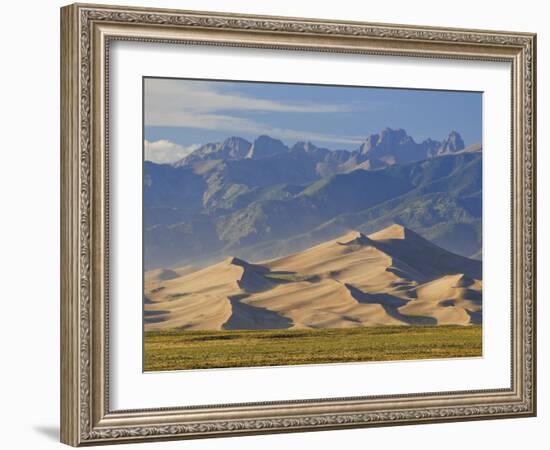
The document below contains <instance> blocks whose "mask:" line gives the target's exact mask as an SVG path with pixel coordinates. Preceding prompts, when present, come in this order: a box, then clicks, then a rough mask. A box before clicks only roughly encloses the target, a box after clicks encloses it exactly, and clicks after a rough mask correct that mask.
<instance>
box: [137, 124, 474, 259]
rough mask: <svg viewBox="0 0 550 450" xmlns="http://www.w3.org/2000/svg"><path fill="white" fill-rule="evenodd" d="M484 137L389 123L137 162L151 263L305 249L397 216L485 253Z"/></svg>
mask: <svg viewBox="0 0 550 450" xmlns="http://www.w3.org/2000/svg"><path fill="white" fill-rule="evenodd" d="M481 188H482V155H481V146H480V145H472V146H469V147H465V144H464V141H463V139H462V138H461V136H460V134H459V133H457V132H456V131H453V132H451V133H450V134H449V135H448V136H447V137H446V138H445V139H444V140H442V141H436V140H433V139H426V140H424V141H422V142H419V143H417V142H415V140H414V139H413V138H412V137H410V136H408V135H407V133H406V132H405V131H404V130H402V129H396V130H394V129H390V128H386V129H384V130H382V131H381V132H380V133H377V134H373V135H371V136H369V137H368V138H367V139H366V140H365V142H364V143H362V144H361V145H360V146H359V147H358V148H356V149H355V150H351V151H348V150H329V149H325V148H320V147H317V146H315V145H314V144H312V143H308V142H298V143H296V144H294V145H293V146H290V147H289V146H286V145H285V144H284V143H283V142H281V141H280V140H277V139H273V138H271V137H269V136H260V137H258V138H257V139H255V140H254V141H253V142H249V141H247V140H245V139H242V138H239V137H230V138H228V139H226V140H225V141H223V142H219V143H211V144H206V145H203V146H201V147H200V148H198V149H196V150H195V151H193V152H192V153H191V154H189V155H187V156H186V157H184V158H183V159H181V160H179V161H177V162H175V163H173V164H156V163H153V162H150V161H145V163H144V191H143V201H144V218H143V219H144V253H145V258H144V259H145V268H146V270H149V269H154V268H159V267H170V266H186V265H190V264H193V265H195V267H204V266H206V265H208V264H211V263H215V262H218V261H220V260H222V259H223V258H224V257H226V256H227V255H228V254H232V255H236V256H238V257H239V258H242V259H244V260H249V261H259V260H265V259H271V258H276V257H279V256H282V255H285V254H288V253H291V252H293V251H299V250H303V249H305V248H308V247H311V246H312V245H315V244H317V243H319V242H323V241H327V240H330V239H333V238H335V237H336V236H338V235H340V234H342V233H344V232H345V231H346V230H349V229H355V230H358V231H359V232H362V233H370V232H372V231H375V230H377V229H380V228H383V227H385V226H388V225H390V224H392V223H398V224H402V225H404V226H406V227H408V228H409V229H411V230H413V231H415V232H417V233H419V234H420V235H422V236H424V237H425V238H427V239H429V240H430V241H432V242H434V243H435V244H437V245H439V246H441V247H443V248H445V249H447V250H449V251H452V252H454V253H457V254H460V255H462V256H467V257H474V258H481V209H482V195H481Z"/></svg>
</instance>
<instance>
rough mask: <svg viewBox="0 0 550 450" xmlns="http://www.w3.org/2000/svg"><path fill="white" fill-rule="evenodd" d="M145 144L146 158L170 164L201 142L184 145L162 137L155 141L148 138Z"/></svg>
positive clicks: (197, 146)
mask: <svg viewBox="0 0 550 450" xmlns="http://www.w3.org/2000/svg"><path fill="white" fill-rule="evenodd" d="M144 144H145V155H144V158H145V160H146V161H152V162H155V163H159V164H169V163H173V162H176V161H178V160H180V159H181V158H183V157H184V156H187V155H188V154H189V153H191V152H193V151H194V150H196V149H197V148H199V147H200V145H199V144H193V145H188V146H186V147H184V146H182V145H179V144H176V143H174V142H170V141H168V140H166V139H160V140H158V141H154V142H150V141H147V140H146V141H145V143H144Z"/></svg>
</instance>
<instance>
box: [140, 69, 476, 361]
mask: <svg viewBox="0 0 550 450" xmlns="http://www.w3.org/2000/svg"><path fill="white" fill-rule="evenodd" d="M482 101H483V96H482V93H481V92H465V91H443V90H422V89H404V88H391V87H387V88H386V87H362V86H334V85H313V84H292V83H271V82H248V81H224V80H200V79H172V78H154V77H145V78H144V79H143V331H144V361H143V364H144V367H143V369H144V370H145V371H169V370H189V369H213V368H231V367H261V366H287V365H303V364H327V363H350V362H375V361H389V360H401V361H404V360H422V359H440V358H465V357H480V356H482V284H483V281H482V219H483V217H482V209H483V208H482V196H483V195H482V194H483V190H482V187H483V185H482V156H483V151H482Z"/></svg>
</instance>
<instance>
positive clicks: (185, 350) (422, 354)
mask: <svg viewBox="0 0 550 450" xmlns="http://www.w3.org/2000/svg"><path fill="white" fill-rule="evenodd" d="M144 344H145V351H144V370H145V371H155V370H181V369H209V368H223V367H257V366H279V365H293V364H323V363H342V362H357V361H391V360H410V359H430V358H456V357H475V356H481V355H482V332H481V326H406V327H400V326H384V327H358V328H338V329H334V328H333V329H316V330H311V329H295V330H294V329H285V330H252V331H234V330H233V331H186V330H173V331H151V332H146V333H145V343H144Z"/></svg>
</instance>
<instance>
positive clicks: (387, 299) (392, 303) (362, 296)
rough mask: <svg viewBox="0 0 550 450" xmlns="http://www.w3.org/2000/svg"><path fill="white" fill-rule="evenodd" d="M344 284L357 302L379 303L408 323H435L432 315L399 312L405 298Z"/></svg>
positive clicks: (390, 313)
mask: <svg viewBox="0 0 550 450" xmlns="http://www.w3.org/2000/svg"><path fill="white" fill-rule="evenodd" d="M345 286H346V288H347V289H348V290H349V292H350V294H351V296H352V297H353V298H354V299H355V300H357V302H359V303H363V304H376V305H380V306H382V308H384V311H386V313H387V314H388V315H389V316H391V317H393V318H394V319H397V320H401V321H402V322H405V323H408V324H409V325H437V320H436V319H435V318H433V317H425V316H409V315H406V314H402V313H400V312H399V311H398V308H400V307H401V306H404V305H406V304H407V303H408V301H407V300H403V299H401V298H399V297H394V296H393V295H390V294H367V293H366V292H363V291H361V290H360V289H357V288H356V287H354V286H352V285H351V284H345Z"/></svg>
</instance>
